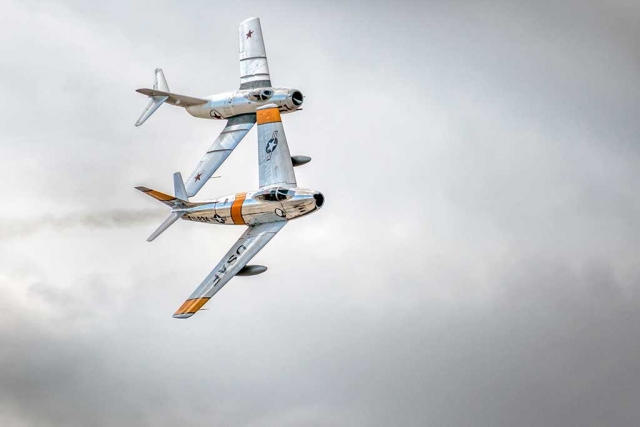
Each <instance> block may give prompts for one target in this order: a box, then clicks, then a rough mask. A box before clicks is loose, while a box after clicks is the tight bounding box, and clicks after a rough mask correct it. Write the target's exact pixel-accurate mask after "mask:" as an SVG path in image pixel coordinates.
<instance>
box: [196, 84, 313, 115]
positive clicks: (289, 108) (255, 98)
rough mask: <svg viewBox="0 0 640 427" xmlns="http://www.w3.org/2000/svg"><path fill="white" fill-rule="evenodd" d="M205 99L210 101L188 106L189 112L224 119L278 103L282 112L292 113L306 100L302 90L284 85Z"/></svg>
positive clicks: (221, 94) (222, 94) (239, 91)
mask: <svg viewBox="0 0 640 427" xmlns="http://www.w3.org/2000/svg"><path fill="white" fill-rule="evenodd" d="M204 99H206V100H207V101H208V102H207V103H206V104H201V105H193V106H190V107H186V110H187V112H188V113H189V114H191V115H192V116H194V117H199V118H201V119H218V120H223V119H229V118H231V117H234V116H239V115H241V114H252V113H255V112H256V109H257V108H259V107H261V106H263V105H266V104H275V105H277V106H278V110H280V112H281V113H292V112H295V111H297V110H299V109H300V106H301V105H302V103H303V102H304V97H303V95H302V92H300V91H299V90H297V89H290V88H282V87H262V88H255V89H240V90H237V91H234V92H225V93H219V94H217V95H211V96H208V97H206V98H204Z"/></svg>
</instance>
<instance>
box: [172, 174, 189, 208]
mask: <svg viewBox="0 0 640 427" xmlns="http://www.w3.org/2000/svg"><path fill="white" fill-rule="evenodd" d="M173 192H174V193H175V195H176V197H177V198H178V199H180V200H184V201H185V202H188V201H189V196H188V195H187V189H186V188H185V187H184V181H183V180H182V174H181V173H180V172H176V173H174V174H173Z"/></svg>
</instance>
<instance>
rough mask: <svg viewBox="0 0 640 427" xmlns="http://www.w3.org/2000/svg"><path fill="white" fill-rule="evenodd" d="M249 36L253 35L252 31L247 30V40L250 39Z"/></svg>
mask: <svg viewBox="0 0 640 427" xmlns="http://www.w3.org/2000/svg"><path fill="white" fill-rule="evenodd" d="M251 34H253V30H249V32H248V33H247V38H248V39H250V38H251Z"/></svg>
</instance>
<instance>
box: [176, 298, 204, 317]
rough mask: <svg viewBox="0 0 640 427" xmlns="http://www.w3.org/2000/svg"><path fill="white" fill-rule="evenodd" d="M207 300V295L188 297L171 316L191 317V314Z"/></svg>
mask: <svg viewBox="0 0 640 427" xmlns="http://www.w3.org/2000/svg"><path fill="white" fill-rule="evenodd" d="M209 300H210V298H209V297H203V298H194V299H188V300H186V301H185V302H184V304H182V305H181V306H180V308H179V309H178V311H176V312H175V313H174V314H173V317H191V315H193V314H194V313H195V312H197V311H198V310H200V308H202V306H203V305H205V304H206V303H207V301H209Z"/></svg>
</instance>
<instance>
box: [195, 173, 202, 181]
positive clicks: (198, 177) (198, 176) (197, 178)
mask: <svg viewBox="0 0 640 427" xmlns="http://www.w3.org/2000/svg"><path fill="white" fill-rule="evenodd" d="M201 176H202V173H199V174H198V175H196V177H195V178H194V180H196V181H200V177H201Z"/></svg>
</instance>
